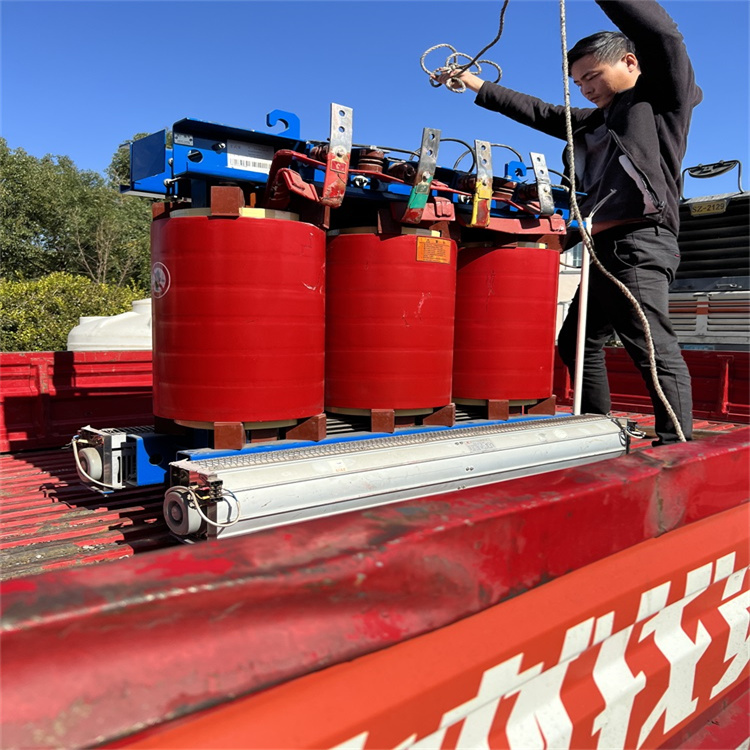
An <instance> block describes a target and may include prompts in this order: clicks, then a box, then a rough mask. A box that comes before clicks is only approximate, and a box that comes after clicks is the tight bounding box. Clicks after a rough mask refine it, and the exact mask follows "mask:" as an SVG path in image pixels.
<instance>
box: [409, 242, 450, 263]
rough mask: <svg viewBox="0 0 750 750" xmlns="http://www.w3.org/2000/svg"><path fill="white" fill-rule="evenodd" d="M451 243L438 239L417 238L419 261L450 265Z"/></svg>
mask: <svg viewBox="0 0 750 750" xmlns="http://www.w3.org/2000/svg"><path fill="white" fill-rule="evenodd" d="M451 244H452V243H451V241H450V240H444V239H440V238H436V237H417V260H422V261H426V262H428V263H450V262H451Z"/></svg>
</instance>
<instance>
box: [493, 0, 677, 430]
mask: <svg viewBox="0 0 750 750" xmlns="http://www.w3.org/2000/svg"><path fill="white" fill-rule="evenodd" d="M506 2H507V0H506ZM566 23H567V19H566V12H565V0H560V37H561V42H562V58H563V89H564V92H565V130H566V137H567V143H568V145H567V149H566V150H567V153H568V162H569V175H568V176H569V178H570V210H571V216H572V217H573V218H575V220H576V221H577V222H578V227H579V229H580V232H581V239H582V242H583V244H584V246H585V248H586V250H587V251H588V252H589V254H590V255H591V260H592V261H593V263H594V265H595V266H596V267H597V269H598V270H599V271H600V272H601V273H602V274H603V275H604V276H605V278H607V279H609V280H610V281H612V282H613V283H614V284H615V286H617V287H618V288H619V289H620V291H621V292H622V293H623V294H624V295H625V297H626V298H627V300H628V301H629V302H630V303H631V305H632V306H633V308H634V310H635V312H636V315H637V316H638V319H639V320H640V322H641V324H642V326H643V333H644V337H645V340H646V349H647V351H648V360H649V367H650V370H651V380H652V381H653V384H654V390H655V391H656V394H657V396H658V397H659V400H660V401H661V402H662V404H663V405H664V408H665V410H666V412H667V415H668V416H669V418H670V419H671V420H672V424H673V425H674V428H675V432H676V433H677V437H678V439H679V440H680V442H683V443H684V442H686V438H685V433H684V432H683V431H682V426H681V425H680V423H679V421H678V419H677V415H676V414H675V411H674V409H673V408H672V405H671V404H670V403H669V400H668V399H667V397H666V395H665V393H664V391H663V390H662V387H661V384H660V383H659V375H658V369H657V364H656V351H655V348H654V340H653V337H652V336H651V326H650V325H649V322H648V319H647V318H646V314H645V313H644V312H643V308H642V307H641V306H640V304H639V303H638V300H637V299H636V298H635V297H634V296H633V294H632V292H631V291H630V290H629V289H628V288H627V287H626V286H625V284H623V283H622V282H621V281H620V280H619V279H618V278H616V277H615V276H613V275H612V274H611V273H610V272H609V271H608V270H607V269H606V268H605V267H604V266H603V265H602V263H601V261H600V260H599V258H598V257H597V255H596V252H595V251H594V240H593V238H592V236H591V233H590V231H589V228H588V227H587V226H586V222H584V220H583V218H582V216H581V210H580V207H579V206H578V199H577V197H576V190H575V154H574V150H573V120H572V116H571V111H570V110H571V105H570V83H569V80H568V79H569V69H568V39H567V31H566ZM607 197H609V196H607ZM582 310H583V306H581V307H580V308H579V312H580V311H582Z"/></svg>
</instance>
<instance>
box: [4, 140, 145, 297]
mask: <svg viewBox="0 0 750 750" xmlns="http://www.w3.org/2000/svg"><path fill="white" fill-rule="evenodd" d="M119 156H120V153H119V151H118V152H117V153H116V154H115V156H114V157H113V162H114V160H115V159H116V158H118V157H119ZM110 167H111V169H112V170H114V169H116V167H114V166H112V165H110ZM0 172H1V173H2V178H1V179H0V218H2V226H3V228H2V233H1V234H0V253H2V262H3V270H4V275H5V277H6V278H15V279H36V278H40V277H41V276H44V275H45V274H47V273H51V272H54V271H67V272H71V273H77V274H82V275H84V276H87V277H88V278H90V279H91V280H92V281H95V282H97V283H111V284H115V285H117V286H126V285H127V284H129V283H135V284H137V285H140V286H146V285H147V282H148V276H149V226H150V222H151V209H150V204H151V201H150V200H148V199H145V198H140V197H129V196H123V195H121V194H120V192H119V189H118V188H116V187H114V186H113V185H112V182H111V180H107V179H105V177H103V176H102V175H100V174H98V173H97V172H93V171H90V170H79V169H78V168H77V167H76V166H75V164H74V163H73V161H72V160H71V159H70V158H68V157H67V156H50V155H47V156H44V157H42V158H41V159H37V158H36V157H33V156H30V155H29V154H27V153H26V152H25V151H24V150H23V149H20V148H19V149H9V148H8V145H7V143H6V141H5V140H3V139H0Z"/></svg>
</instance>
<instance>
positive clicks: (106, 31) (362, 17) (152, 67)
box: [0, 0, 750, 196]
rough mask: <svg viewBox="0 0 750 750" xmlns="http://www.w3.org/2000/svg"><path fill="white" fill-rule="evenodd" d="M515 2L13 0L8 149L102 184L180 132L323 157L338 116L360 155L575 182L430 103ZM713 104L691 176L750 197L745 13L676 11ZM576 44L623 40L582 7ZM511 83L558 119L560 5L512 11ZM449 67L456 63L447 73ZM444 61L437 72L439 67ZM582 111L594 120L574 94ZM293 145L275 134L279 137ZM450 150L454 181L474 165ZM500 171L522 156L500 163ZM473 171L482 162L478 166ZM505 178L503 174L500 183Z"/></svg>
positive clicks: (508, 34) (693, 140) (496, 123)
mask: <svg viewBox="0 0 750 750" xmlns="http://www.w3.org/2000/svg"><path fill="white" fill-rule="evenodd" d="M501 4H502V3H501V0H483V1H481V2H475V1H473V0H461V1H459V0H379V1H378V2H371V1H370V0H334V1H332V2H324V1H322V0H302V1H299V0H235V1H234V2H224V1H222V0H216V1H214V2H204V1H202V0H192V1H190V0H148V1H146V0H132V1H121V0H88V1H84V2H67V1H66V0H55V1H53V2H47V1H46V0H0V34H1V37H2V38H1V42H2V44H1V48H2V50H1V53H0V55H1V56H0V66H1V70H0V73H1V80H0V133H1V134H2V136H3V137H5V138H6V139H7V141H8V143H9V145H10V147H11V148H17V147H21V148H23V149H25V150H26V151H27V152H29V153H31V154H33V155H35V156H42V155H43V154H46V153H51V154H64V155H67V156H70V157H71V158H72V159H73V160H74V161H75V163H76V164H77V165H78V166H79V167H81V168H85V169H93V170H96V171H103V170H104V169H105V168H106V166H107V164H108V163H109V161H110V159H111V157H112V154H113V153H114V151H115V150H116V148H117V146H118V144H119V143H121V142H122V141H124V140H126V139H128V138H130V137H131V136H132V135H133V134H134V133H136V132H154V131H156V130H160V129H161V128H164V127H170V126H171V125H172V123H174V122H175V121H177V120H179V119H181V118H182V117H193V118H197V119H203V120H210V121H213V122H222V123H226V124H228V125H234V126H237V127H245V128H248V129H260V130H264V129H266V126H265V115H266V113H267V112H269V111H271V110H273V109H284V110H289V111H292V112H295V113H296V114H297V115H299V117H300V118H301V123H302V137H303V138H305V139H324V138H326V136H327V134H328V118H329V104H330V103H331V102H336V103H339V104H345V105H347V106H350V107H352V108H353V110H354V141H355V143H362V144H365V143H366V144H377V145H381V146H392V147H397V148H409V149H412V148H417V147H418V146H419V142H420V138H421V133H422V128H423V127H432V128H439V129H440V130H441V131H442V136H443V138H460V139H463V140H468V141H473V140H474V139H475V138H479V139H482V140H489V141H492V142H501V143H506V144H508V145H511V146H513V147H514V148H516V149H517V150H518V151H520V152H521V153H522V154H524V155H525V156H527V155H528V152H529V151H541V152H542V153H544V154H545V155H546V157H547V161H548V165H549V166H550V167H552V168H554V169H558V168H559V166H560V153H561V150H562V146H563V143H562V142H561V141H557V140H555V139H552V138H549V137H547V136H544V135H541V134H539V133H536V132H535V131H533V130H529V129H528V128H524V127H522V126H520V125H516V124H515V123H512V122H511V121H509V120H507V119H505V118H503V117H501V116H500V115H497V114H495V113H491V112H486V111H485V110H482V109H480V108H479V107H477V106H475V105H474V104H473V96H472V95H471V94H463V95H457V94H451V93H449V92H447V91H446V90H445V89H433V88H432V87H430V85H429V84H428V80H427V76H426V75H425V74H424V73H423V72H422V70H421V69H420V66H419V59H420V56H421V55H422V53H423V51H424V50H426V49H427V48H428V47H431V46H433V45H435V44H439V43H450V44H452V45H453V46H454V47H456V48H457V49H458V50H459V51H462V52H467V53H469V54H471V55H474V54H475V53H476V52H478V51H479V50H480V49H481V48H482V47H483V46H484V45H485V44H487V43H488V42H489V41H490V40H491V39H492V38H493V37H494V36H495V33H496V31H497V25H498V18H499V13H500V8H501ZM663 5H664V7H665V8H666V9H667V11H668V12H669V13H670V14H671V15H672V17H673V18H674V19H675V20H676V21H677V23H678V25H679V27H680V29H681V31H682V33H683V34H684V36H685V38H686V41H687V45H688V49H689V51H690V54H691V57H692V59H693V63H694V67H695V68H696V73H697V78H698V82H699V84H700V85H701V87H702V88H703V90H704V93H705V100H704V102H703V103H702V104H701V105H700V106H699V107H698V108H697V109H696V111H695V115H694V119H693V127H692V131H691V136H690V142H689V147H688V154H687V157H686V159H685V162H684V165H685V166H690V165H694V164H698V163H709V162H713V161H719V160H722V159H723V160H728V159H740V160H741V161H742V162H743V164H744V166H745V168H746V174H745V175H743V178H744V180H743V182H744V187H745V189H746V190H747V189H748V188H749V187H750V146H749V143H748V132H749V131H750V117H749V104H748V91H749V88H750V87H749V86H748V71H749V70H750V58H749V57H748V47H749V45H748V41H749V39H750V20H749V9H750V3H748V2H747V0H666V1H665V2H664V3H663ZM567 17H568V23H567V29H568V39H569V43H570V44H572V43H573V42H574V41H575V40H577V39H578V38H579V37H581V36H585V35H587V34H590V33H593V32H594V31H599V30H601V29H608V28H612V26H611V24H610V23H609V21H608V20H607V18H606V17H605V16H604V14H603V13H602V12H601V11H600V10H599V9H598V7H597V6H596V5H595V4H594V2H593V0H568V3H567ZM486 56H487V57H490V58H491V59H493V60H495V61H497V62H498V63H499V64H500V65H501V67H502V68H503V79H502V82H503V83H504V84H505V85H507V86H510V87H511V88H515V89H518V90H521V91H526V92H528V93H530V94H534V95H535V96H539V97H541V98H543V99H546V100H547V101H551V102H555V103H560V102H562V98H563V93H562V92H563V88H562V72H561V48H560V20H559V5H558V3H557V0H510V4H509V6H508V11H507V14H506V22H505V32H504V34H503V38H502V39H501V40H500V42H499V43H498V44H497V45H496V46H495V47H494V48H493V49H492V50H490V52H489V53H487V55H486ZM442 58H443V59H444V55H443V56H442ZM440 62H441V54H440V53H439V52H436V53H434V54H433V55H432V56H430V57H429V58H428V60H427V64H428V67H430V68H433V67H437V65H439V64H440ZM573 103H574V104H577V105H580V106H584V105H585V102H584V100H583V99H582V98H581V97H580V95H579V94H578V93H577V92H574V94H573ZM277 129H278V128H277ZM462 150H463V149H462V147H460V146H458V145H457V144H451V143H446V144H444V145H443V148H442V149H441V151H440V156H439V159H438V161H439V163H441V164H444V165H446V166H452V165H453V163H454V162H455V160H456V158H457V156H458V155H459V154H460V152H461V151H462ZM496 153H497V157H496V159H497V162H496V164H497V163H500V162H503V161H504V160H505V158H506V156H505V154H506V153H507V152H504V151H502V150H501V151H498V152H496ZM467 168H468V162H467ZM496 169H497V167H496ZM736 186H737V177H736V170H735V171H734V172H732V173H730V174H729V175H727V176H726V177H723V178H716V179H713V180H708V181H706V180H702V181H697V180H693V179H688V181H687V185H686V194H687V195H688V196H692V195H702V194H710V193H720V192H729V191H734V190H735V189H736Z"/></svg>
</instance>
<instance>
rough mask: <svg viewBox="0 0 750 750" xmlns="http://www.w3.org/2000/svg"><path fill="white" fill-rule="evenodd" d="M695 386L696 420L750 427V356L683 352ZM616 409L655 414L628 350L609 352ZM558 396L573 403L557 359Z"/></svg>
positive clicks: (561, 399) (571, 394)
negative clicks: (739, 424) (738, 423)
mask: <svg viewBox="0 0 750 750" xmlns="http://www.w3.org/2000/svg"><path fill="white" fill-rule="evenodd" d="M682 355H683V357H684V358H685V362H686V364H687V366H688V369H689V370H690V376H691V378H692V383H693V416H695V417H698V418H700V419H714V420H719V421H724V422H741V423H745V424H747V423H750V352H740V351H726V352H718V351H693V350H684V351H683V352H682ZM606 357H607V374H608V376H609V384H610V390H611V392H612V408H613V409H618V410H620V411H630V412H647V413H652V412H653V408H652V406H651V399H650V398H649V396H648V392H647V391H646V386H645V385H644V383H643V379H642V378H641V376H640V374H639V373H638V371H637V370H636V368H635V365H633V363H632V361H631V359H630V357H628V355H627V353H626V352H625V350H624V349H622V348H619V347H610V348H607V350H606ZM555 393H556V395H557V397H558V401H559V403H568V404H570V403H572V396H573V391H572V388H571V384H570V378H569V377H568V373H567V371H566V369H565V366H564V365H563V363H562V362H561V361H560V358H559V357H556V358H555Z"/></svg>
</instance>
